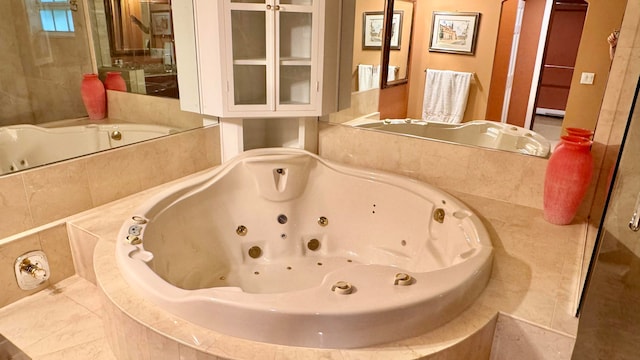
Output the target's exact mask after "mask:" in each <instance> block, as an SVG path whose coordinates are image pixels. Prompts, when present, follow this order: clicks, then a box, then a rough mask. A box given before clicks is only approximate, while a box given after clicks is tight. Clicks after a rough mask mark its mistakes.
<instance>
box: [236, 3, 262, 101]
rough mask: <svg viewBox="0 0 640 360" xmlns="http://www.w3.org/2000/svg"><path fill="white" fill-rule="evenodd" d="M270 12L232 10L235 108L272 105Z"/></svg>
mask: <svg viewBox="0 0 640 360" xmlns="http://www.w3.org/2000/svg"><path fill="white" fill-rule="evenodd" d="M267 26H271V24H270V22H269V20H268V17H267V12H265V11H264V10H262V11H252V10H231V43H232V62H233V99H234V102H233V104H234V105H268V104H269V103H270V102H269V96H268V85H269V82H268V80H267V74H268V71H269V68H270V66H269V65H268V58H269V55H268V49H267V36H268V34H269V32H268V31H267Z"/></svg>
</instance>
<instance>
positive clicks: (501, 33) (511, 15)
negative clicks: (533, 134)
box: [485, 0, 518, 121]
mask: <svg viewBox="0 0 640 360" xmlns="http://www.w3.org/2000/svg"><path fill="white" fill-rule="evenodd" d="M517 12H518V0H503V1H502V15H501V19H500V27H499V30H498V40H497V44H496V52H495V56H494V60H493V73H492V76H491V84H490V86H489V100H488V104H487V114H486V116H485V119H487V120H494V121H500V120H501V118H502V106H503V104H504V91H505V89H506V85H507V75H508V73H509V60H510V57H511V45H512V43H513V28H514V26H515V24H516V15H517Z"/></svg>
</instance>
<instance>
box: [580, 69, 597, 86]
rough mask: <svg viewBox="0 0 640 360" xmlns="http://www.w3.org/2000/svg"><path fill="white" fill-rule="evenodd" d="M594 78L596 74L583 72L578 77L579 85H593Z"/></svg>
mask: <svg viewBox="0 0 640 360" xmlns="http://www.w3.org/2000/svg"><path fill="white" fill-rule="evenodd" d="M595 77H596V74H594V73H589V72H583V73H582V76H581V77H580V84H586V85H593V79H594V78H595Z"/></svg>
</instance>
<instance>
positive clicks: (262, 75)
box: [233, 65, 267, 105]
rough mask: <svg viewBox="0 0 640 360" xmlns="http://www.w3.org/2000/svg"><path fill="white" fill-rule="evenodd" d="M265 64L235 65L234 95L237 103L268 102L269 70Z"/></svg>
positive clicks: (253, 103)
mask: <svg viewBox="0 0 640 360" xmlns="http://www.w3.org/2000/svg"><path fill="white" fill-rule="evenodd" d="M265 67H266V66H265V65H234V66H233V89H234V91H233V96H234V103H235V104H236V105H264V104H266V103H267V71H266V70H265Z"/></svg>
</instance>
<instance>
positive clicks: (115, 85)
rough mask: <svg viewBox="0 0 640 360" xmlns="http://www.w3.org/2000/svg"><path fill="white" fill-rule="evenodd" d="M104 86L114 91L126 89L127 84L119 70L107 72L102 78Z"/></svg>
mask: <svg viewBox="0 0 640 360" xmlns="http://www.w3.org/2000/svg"><path fill="white" fill-rule="evenodd" d="M104 88H105V89H107V90H115V91H124V92H126V91H127V84H126V83H125V82H124V78H123V77H122V74H121V73H120V72H119V71H109V72H107V77H106V78H105V79H104Z"/></svg>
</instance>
